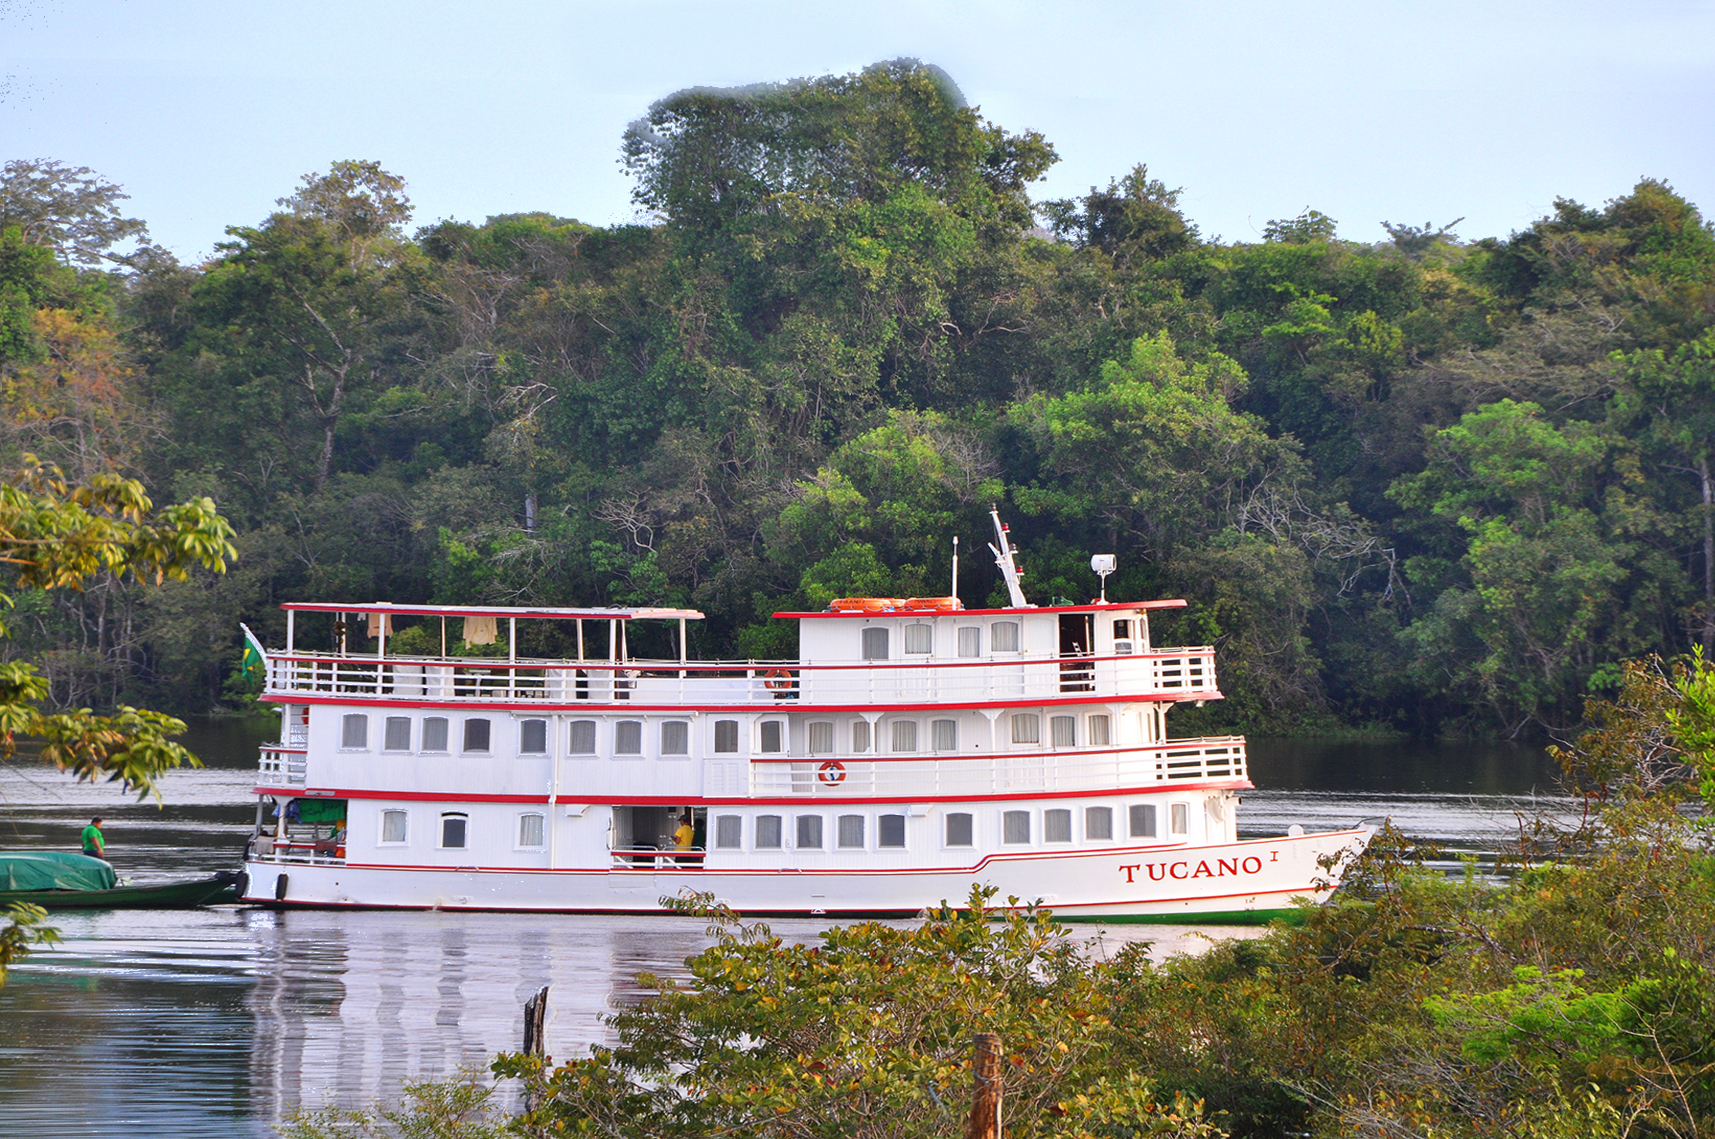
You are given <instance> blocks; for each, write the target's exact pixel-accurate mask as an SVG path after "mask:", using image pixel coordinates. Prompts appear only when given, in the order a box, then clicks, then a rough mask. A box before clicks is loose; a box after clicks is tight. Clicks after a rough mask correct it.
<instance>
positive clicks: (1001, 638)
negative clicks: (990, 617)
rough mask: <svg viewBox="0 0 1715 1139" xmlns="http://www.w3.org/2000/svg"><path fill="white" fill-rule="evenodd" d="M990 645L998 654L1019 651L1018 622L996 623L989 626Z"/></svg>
mask: <svg viewBox="0 0 1715 1139" xmlns="http://www.w3.org/2000/svg"><path fill="white" fill-rule="evenodd" d="M989 643H990V644H992V645H993V646H994V651H995V652H997V653H1015V652H1017V651H1018V622H1017V621H996V622H995V623H994V624H992V625H990V626H989Z"/></svg>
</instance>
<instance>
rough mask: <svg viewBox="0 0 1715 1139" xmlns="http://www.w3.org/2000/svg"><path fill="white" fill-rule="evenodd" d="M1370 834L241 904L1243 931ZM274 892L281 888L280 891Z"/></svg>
mask: <svg viewBox="0 0 1715 1139" xmlns="http://www.w3.org/2000/svg"><path fill="white" fill-rule="evenodd" d="M1369 835H1370V831H1369V830H1368V829H1362V828H1360V829H1356V830H1349V831H1337V832H1331V833H1324V834H1306V835H1294V836H1286V837H1281V838H1273V839H1253V840H1247V841H1243V842H1233V843H1221V844H1216V845H1208V846H1187V845H1178V846H1151V847H1131V848H1121V849H1108V850H1076V851H1065V852H1055V853H1043V852H1032V853H1027V854H1020V855H996V856H993V857H990V858H986V859H984V860H982V861H981V862H980V863H978V864H976V865H975V866H970V867H962V868H956V869H946V868H941V869H935V868H929V869H899V870H890V871H876V870H865V871H856V870H817V869H813V868H798V869H787V870H780V869H760V870H743V869H722V868H719V867H710V868H708V869H693V868H691V867H688V866H679V865H676V864H674V863H673V862H672V861H671V860H670V858H667V857H663V858H661V859H658V860H657V864H656V865H654V866H644V867H626V868H617V867H616V868H587V869H563V870H518V869H482V868H456V869H453V868H436V867H415V866H414V867H393V866H384V865H363V864H356V863H351V862H346V863H333V862H314V863H312V862H275V861H269V860H265V859H253V860H251V861H249V862H247V863H246V866H245V869H246V871H247V872H248V874H249V890H248V892H247V894H246V895H245V899H244V900H246V901H248V902H253V903H257V904H261V905H268V906H277V907H314V908H354V909H440V910H476V911H481V910H491V911H520V912H543V913H553V912H561V913H636V914H644V913H663V912H668V907H666V906H664V905H663V903H662V899H664V898H672V897H675V896H678V895H683V894H688V893H707V894H711V895H713V896H714V898H715V900H716V901H719V902H722V903H725V904H727V905H729V906H731V907H732V908H733V909H735V910H737V911H738V912H740V913H743V914H746V915H753V916H763V915H780V916H821V915H827V916H840V917H858V916H885V917H911V916H914V915H916V914H918V913H920V912H921V911H922V910H924V909H925V908H927V907H930V906H935V905H938V904H941V903H943V902H950V903H953V904H955V905H957V904H960V903H962V902H963V901H964V900H965V899H966V898H968V897H969V896H970V891H971V889H972V887H975V886H985V887H993V888H994V889H995V890H996V892H997V895H998V897H997V899H996V900H997V901H999V902H1002V903H1004V902H1006V901H1007V900H1008V899H1016V900H1017V901H1018V902H1020V903H1031V902H1039V903H1041V904H1043V905H1045V906H1047V907H1048V908H1050V909H1052V910H1053V911H1054V913H1055V916H1056V917H1057V918H1060V919H1062V920H1071V921H1098V922H1126V921H1132V922H1136V921H1145V922H1147V921H1154V922H1183V921H1196V922H1205V923H1247V922H1258V921H1267V920H1269V919H1270V918H1273V917H1277V916H1280V915H1282V914H1286V913H1290V912H1291V911H1292V910H1293V909H1294V906H1295V901H1296V900H1297V899H1305V900H1308V901H1312V902H1319V901H1322V900H1323V899H1325V898H1326V897H1327V895H1328V894H1329V893H1330V892H1331V890H1332V889H1333V887H1334V885H1335V884H1337V881H1338V876H1339V870H1338V868H1336V869H1334V870H1329V869H1325V868H1324V867H1323V865H1321V863H1322V861H1323V860H1325V859H1327V858H1329V857H1330V856H1335V857H1337V856H1339V855H1341V854H1344V853H1348V852H1356V851H1357V850H1360V849H1362V847H1363V845H1364V844H1365V843H1366V842H1367V841H1368V839H1369ZM282 878H283V879H284V881H283V882H282Z"/></svg>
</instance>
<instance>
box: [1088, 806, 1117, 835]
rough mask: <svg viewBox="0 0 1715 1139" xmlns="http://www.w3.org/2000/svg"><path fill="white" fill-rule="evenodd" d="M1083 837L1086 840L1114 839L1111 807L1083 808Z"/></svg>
mask: <svg viewBox="0 0 1715 1139" xmlns="http://www.w3.org/2000/svg"><path fill="white" fill-rule="evenodd" d="M1084 837H1085V838H1086V839H1097V838H1113V837H1114V810H1113V808H1112V807H1085V808H1084Z"/></svg>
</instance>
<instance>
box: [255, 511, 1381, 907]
mask: <svg viewBox="0 0 1715 1139" xmlns="http://www.w3.org/2000/svg"><path fill="white" fill-rule="evenodd" d="M996 528H997V535H998V538H999V543H1000V544H999V546H998V547H991V549H994V551H995V553H996V562H997V565H998V566H999V568H1000V570H1001V572H1002V575H1003V578H1004V580H1005V582H1006V585H1007V588H1008V590H1009V596H1010V598H1011V601H1012V604H1011V605H1009V606H1008V607H1007V608H1003V609H966V608H963V606H962V605H961V604H960V603H959V601H958V600H957V599H956V598H952V597H948V598H916V599H896V598H866V599H846V600H843V601H840V602H836V603H835V607H834V608H831V609H830V610H828V611H827V612H819V613H779V614H776V615H775V616H776V617H777V618H778V619H781V620H794V621H797V622H798V629H799V656H798V659H796V660H792V661H693V660H690V659H688V657H687V655H686V651H685V645H686V631H687V622H690V621H693V620H696V619H698V618H699V617H700V616H701V614H699V613H697V612H695V611H692V610H683V609H617V608H592V609H560V608H497V607H483V606H433V605H395V604H389V603H382V602H376V603H369V604H338V603H325V604H324V603H293V604H288V605H285V606H284V609H285V610H286V643H285V647H284V649H283V650H280V651H265V652H264V653H263V656H264V663H265V668H266V676H267V681H266V688H265V691H264V695H263V699H264V700H267V701H270V702H272V703H275V704H278V705H279V706H280V713H281V725H282V727H281V735H280V742H279V743H277V744H268V745H265V746H264V747H263V749H262V758H261V771H260V775H259V778H258V785H257V787H256V794H257V796H258V798H259V802H258V814H257V830H256V835H255V837H254V838H253V839H252V841H251V844H250V849H249V851H248V853H247V855H246V871H247V875H248V881H247V886H246V895H245V896H246V898H247V900H249V901H252V902H261V903H265V904H268V905H275V906H315V907H376V908H439V909H464V910H520V911H530V910H535V911H573V912H606V911H613V912H634V913H645V912H659V911H661V910H662V909H663V906H662V901H661V900H662V898H663V897H670V896H675V895H679V894H681V893H683V892H685V891H697V892H706V893H710V894H712V895H714V897H715V898H716V899H717V900H719V901H722V902H725V903H727V904H729V905H731V906H732V907H733V908H734V909H736V910H738V911H740V912H741V913H745V914H827V915H830V916H834V915H859V914H865V915H896V916H910V915H914V914H916V913H918V912H919V911H921V910H922V909H923V908H924V907H926V906H931V905H935V904H937V903H940V902H942V901H949V902H953V903H955V904H956V903H959V902H962V901H963V900H965V899H966V898H967V897H968V895H969V893H970V890H971V887H972V886H973V885H987V886H993V887H995V888H996V889H997V890H998V893H999V897H1000V898H1001V899H1002V900H1004V899H1006V898H1009V897H1012V898H1018V899H1020V900H1021V901H1026V902H1041V903H1043V904H1045V905H1047V906H1049V907H1051V908H1052V909H1053V911H1054V912H1055V914H1056V915H1057V916H1058V917H1060V918H1066V919H1091V920H1101V921H1126V920H1131V921H1183V920H1187V919H1192V918H1195V919H1197V920H1201V921H1246V920H1261V919H1265V918H1267V917H1268V916H1270V915H1273V914H1277V913H1279V912H1281V911H1283V910H1285V909H1288V908H1289V907H1290V906H1291V904H1292V902H1293V899H1296V898H1309V899H1313V900H1316V899H1321V898H1322V897H1325V896H1326V894H1327V892H1328V891H1329V890H1330V889H1332V887H1333V885H1334V879H1335V878H1336V877H1337V874H1338V870H1337V869H1335V870H1334V871H1332V872H1331V871H1330V870H1329V869H1327V868H1326V867H1325V865H1323V864H1324V863H1326V861H1327V856H1331V855H1339V854H1341V853H1342V852H1348V851H1355V850H1357V849H1359V848H1361V846H1362V845H1363V844H1364V842H1365V841H1367V839H1368V837H1369V831H1368V829H1366V828H1363V827H1359V828H1356V829H1352V830H1345V831H1335V832H1328V833H1319V834H1304V833H1301V828H1299V827H1296V826H1294V827H1292V828H1291V829H1290V832H1289V833H1288V834H1285V835H1279V836H1274V837H1269V838H1250V839H1244V840H1241V839H1240V838H1239V837H1238V828H1237V808H1238V806H1239V802H1240V798H1239V797H1240V794H1241V793H1242V792H1243V791H1244V790H1246V789H1247V788H1249V787H1250V786H1251V783H1250V781H1249V779H1248V778H1247V773H1246V765H1245V741H1244V739H1243V737H1240V736H1219V737H1204V738H1198V739H1177V740H1175V739H1170V738H1169V737H1168V734H1167V714H1168V712H1169V711H1171V710H1172V709H1173V707H1174V706H1176V705H1178V704H1181V703H1187V702H1192V703H1197V704H1201V703H1202V702H1204V701H1208V700H1218V699H1220V698H1221V694H1220V691H1219V690H1218V689H1217V687H1216V683H1215V662H1214V653H1213V650H1212V649H1211V648H1208V647H1201V648H1177V649H1162V648H1157V647H1156V646H1154V645H1153V644H1152V643H1151V639H1150V627H1149V619H1150V614H1151V613H1152V612H1157V611H1160V610H1163V609H1170V608H1175V607H1181V606H1183V605H1184V604H1185V603H1184V602H1183V601H1150V602H1129V603H1119V602H1113V603H1110V602H1107V601H1097V602H1092V603H1090V604H1088V605H1052V606H1042V607H1036V606H1031V605H1028V604H1026V603H1025V599H1024V595H1023V593H1022V591H1021V589H1020V588H1019V578H1018V570H1017V568H1016V565H1015V562H1014V558H1013V553H1014V551H1013V550H1012V549H1011V547H1010V546H1009V545H1008V541H1007V537H1006V534H1005V529H1004V527H1002V526H1001V525H1000V524H999V521H998V519H997V520H996ZM1092 564H1093V565H1095V566H1098V567H1100V568H1106V569H1111V560H1107V561H1105V562H1103V561H1102V560H1100V559H1098V562H1096V563H1092ZM1100 568H1098V572H1100ZM1104 580H1105V576H1104ZM1104 595H1105V591H1104ZM312 623H313V624H316V625H319V626H320V627H319V628H317V629H312V628H311V625H312ZM533 623H536V624H535V627H534V629H532V625H533ZM412 625H415V626H416V631H415V632H410V633H408V630H409V629H410V627H411V626H412ZM365 634H367V635H365ZM449 636H452V637H453V638H454V640H453V641H452V642H449V641H448V639H447V638H448V637H449ZM390 638H396V639H397V642H398V643H397V644H396V645H394V646H392V647H390V646H389V639H390ZM521 638H522V641H521ZM305 640H309V641H311V642H312V643H319V644H324V645H327V646H329V647H328V648H326V649H323V650H320V651H307V650H305V649H303V648H300V647H299V644H300V642H301V641H305ZM634 642H635V643H639V644H643V643H650V644H654V645H657V646H662V647H666V646H671V647H670V648H669V649H668V650H667V652H666V653H665V654H663V655H657V656H655V657H653V658H648V659H645V658H643V657H640V656H638V655H633V653H632V652H631V650H630V646H631V644H632V643H634ZM521 643H523V644H525V645H526V646H527V647H528V646H530V645H537V646H540V645H542V644H548V643H553V644H557V645H560V646H562V649H561V652H562V654H563V655H560V656H555V657H552V658H548V657H542V656H536V657H531V656H526V655H522V654H521V653H520V651H519V646H520V644H521ZM449 644H450V645H451V647H452V648H454V649H462V650H463V655H460V654H459V653H453V654H449V652H448V648H449ZM400 645H408V646H410V647H411V650H412V651H410V652H406V653H400V652H398V651H395V650H396V649H397V648H398V647H399V646H400ZM425 647H428V648H431V649H438V651H436V652H434V653H432V655H425V654H424V653H423V652H422V651H421V650H422V649H423V648H425ZM482 653H489V654H492V655H480V654H482Z"/></svg>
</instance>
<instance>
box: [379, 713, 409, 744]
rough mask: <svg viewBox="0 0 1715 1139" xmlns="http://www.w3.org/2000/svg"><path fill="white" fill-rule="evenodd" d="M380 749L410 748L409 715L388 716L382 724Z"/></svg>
mask: <svg viewBox="0 0 1715 1139" xmlns="http://www.w3.org/2000/svg"><path fill="white" fill-rule="evenodd" d="M381 750H382V751H410V750H411V718H410V717H409V716H389V717H387V722H386V723H385V724H383V725H382V731H381Z"/></svg>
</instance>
